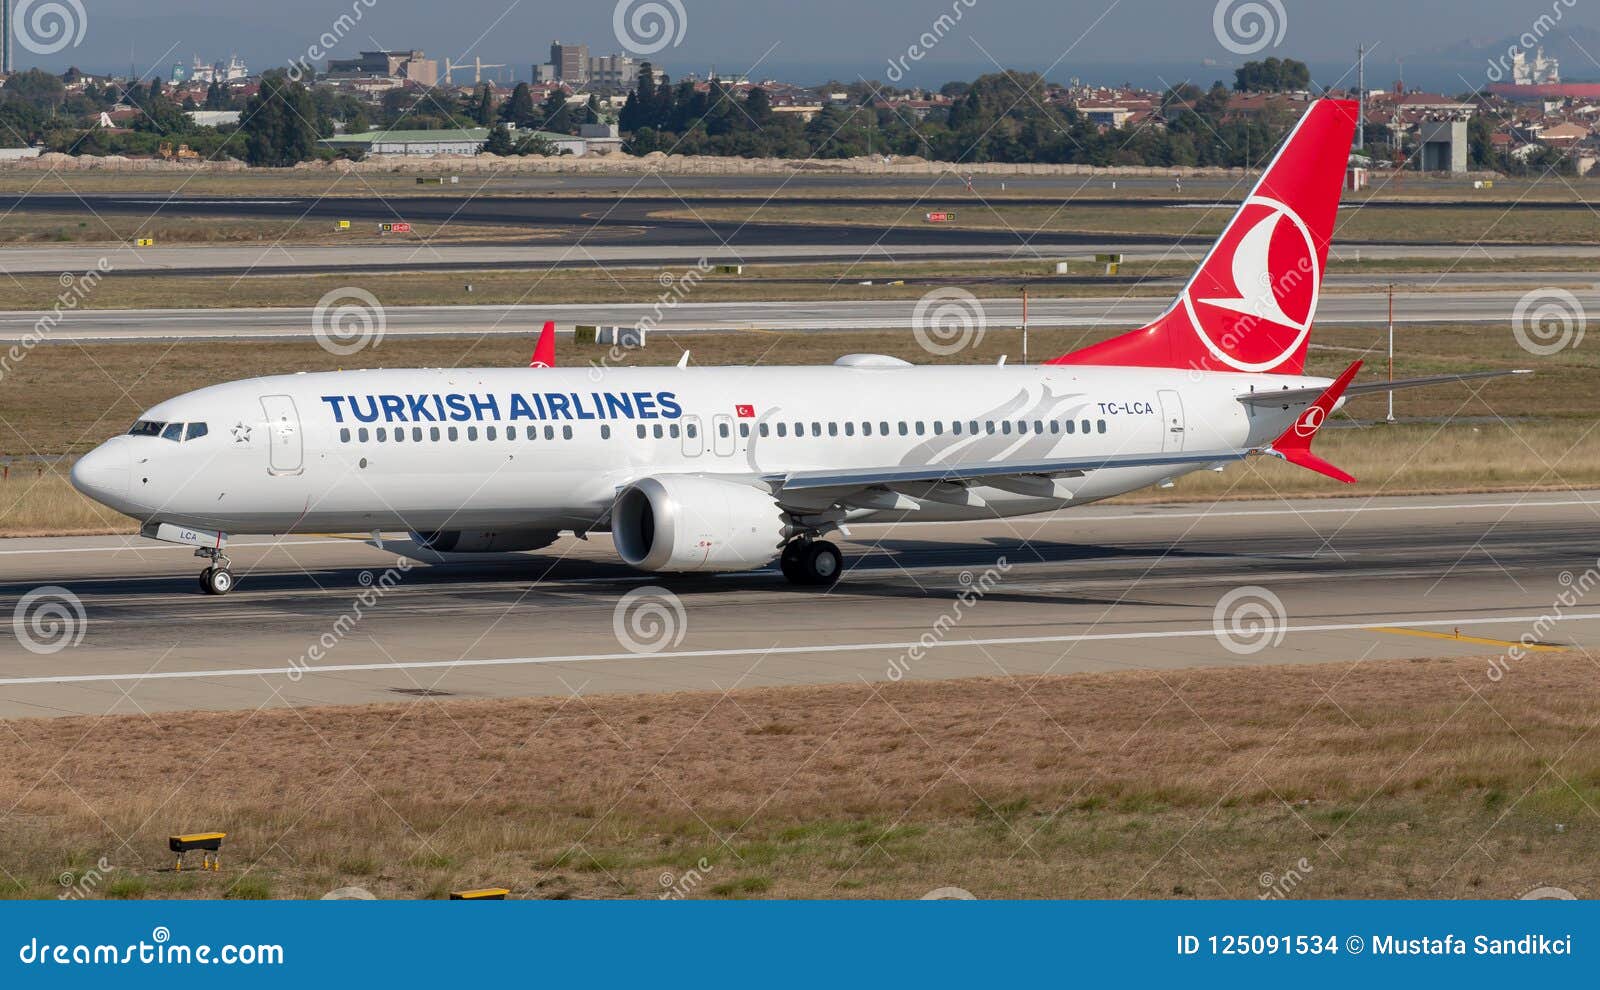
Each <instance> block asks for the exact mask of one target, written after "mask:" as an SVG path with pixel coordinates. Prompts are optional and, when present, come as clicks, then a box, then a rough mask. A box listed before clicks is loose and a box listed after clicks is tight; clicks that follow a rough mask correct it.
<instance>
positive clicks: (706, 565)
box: [611, 476, 788, 571]
mask: <svg viewBox="0 0 1600 990" xmlns="http://www.w3.org/2000/svg"><path fill="white" fill-rule="evenodd" d="M787 535H788V524H787V522H786V521H785V519H784V515H783V510H782V509H780V508H778V500H777V499H775V498H773V497H772V496H771V495H770V494H768V493H767V492H765V491H762V490H761V489H759V488H752V487H750V486H749V485H743V484H739V483H738V482H733V481H718V480H715V479H712V478H695V477H687V476H685V477H664V478H645V479H644V480H643V481H637V482H634V483H633V484H632V485H629V486H628V487H627V488H626V489H624V490H623V492H622V494H621V495H620V496H619V497H618V498H617V502H616V507H615V508H614V509H613V510H612V513H611V537H612V540H613V541H614V542H615V543H616V545H617V552H618V553H619V554H621V555H622V559H623V561H624V562H625V563H627V564H628V565H629V566H631V567H637V568H639V569H640V570H645V571H748V570H752V569H754V568H757V567H762V566H764V565H766V564H767V563H769V562H771V560H772V558H774V557H776V556H777V555H778V551H779V549H780V548H781V546H782V544H783V542H784V539H785V538H786V537H787Z"/></svg>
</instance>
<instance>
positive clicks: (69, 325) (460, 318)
mask: <svg viewBox="0 0 1600 990" xmlns="http://www.w3.org/2000/svg"><path fill="white" fill-rule="evenodd" d="M997 291H1006V290H997ZM1584 295H1588V293H1585V294H1583V295H1580V298H1583V296H1584ZM1524 297H1525V292H1524V291H1522V290H1513V291H1494V292H1456V293H1449V292H1417V291H1412V292H1397V293H1396V294H1395V297H1394V319H1395V322H1397V323H1403V324H1409V323H1501V324H1506V323H1509V322H1510V321H1511V320H1512V317H1513V315H1514V313H1515V312H1516V310H1517V307H1518V306H1519V305H1521V304H1522V300H1523V299H1524ZM1169 301H1170V300H1169V298H1168V297H1167V296H1166V295H1165V294H1162V295H1159V296H1140V297H1116V296H1100V297H1090V298H1075V299H1048V298H1038V297H1034V298H1031V299H1030V300H1029V303H1028V322H1029V326H1031V327H1034V328H1072V327H1110V328H1115V327H1136V326H1139V325H1141V324H1143V323H1145V322H1148V321H1149V320H1151V319H1153V318H1154V317H1156V316H1158V315H1159V314H1160V313H1161V312H1162V310H1164V309H1165V308H1166V307H1167V305H1168V303H1169ZM917 305H918V300H916V299H897V300H881V301H877V300H864V301H863V300H852V301H845V302H827V301H811V302H725V303H724V302H705V303H701V302H694V301H693V300H692V298H690V299H689V300H688V301H684V302H678V303H676V304H675V305H673V306H672V307H671V308H663V307H658V306H656V305H654V304H649V303H618V304H609V303H607V304H593V303H590V304H552V305H541V304H528V305H519V306H386V307H384V308H383V327H384V331H383V332H384V335H385V336H394V337H399V336H405V335H428V336H440V335H452V334H462V335H467V336H480V335H491V334H510V335H514V336H524V335H526V334H527V333H528V332H529V327H537V326H539V325H541V324H542V323H543V322H544V321H545V320H554V321H556V324H557V326H558V328H560V329H561V330H562V331H566V330H569V329H570V328H571V327H572V326H573V325H574V324H580V323H583V324H596V325H600V324H606V325H621V326H632V325H636V324H638V323H639V322H640V321H642V320H644V319H646V318H649V319H650V320H651V321H652V325H654V326H655V327H656V328H657V329H658V330H659V331H661V332H669V333H681V334H688V333H695V332H718V331H741V330H784V331H821V330H873V329H908V328H910V327H912V326H913V325H914V323H913V320H914V316H915V313H916V309H917ZM980 306H981V309H982V321H983V324H984V325H985V326H986V327H988V328H991V329H1001V328H1011V327H1018V326H1021V324H1022V302H1021V298H1020V294H1019V293H1016V292H1014V291H1007V294H1006V297H1005V298H1000V299H993V298H990V299H984V300H982V301H981V303H980ZM313 314H314V310H313V309H311V308H307V307H298V308H289V307H285V308H275V309H169V310H75V311H67V312H64V313H62V314H61V315H60V316H59V318H56V317H51V322H49V323H47V324H44V325H45V326H47V330H46V331H44V332H43V333H42V337H43V340H42V342H44V343H68V342H76V343H86V342H92V341H126V340H249V339H274V338H307V337H311V336H312V333H313ZM1388 314H1389V297H1388V296H1387V294H1385V293H1381V292H1352V293H1330V294H1327V295H1324V296H1323V297H1322V300H1321V302H1320V305H1319V307H1318V311H1317V321H1318V322H1319V323H1363V324H1378V323H1382V322H1384V321H1385V320H1387V319H1388ZM45 318H46V314H44V313H38V312H6V313H0V342H6V341H22V340H25V339H29V338H30V337H35V336H38V335H39V331H38V330H37V328H38V327H40V326H41V320H44V319H45ZM974 325H976V317H974Z"/></svg>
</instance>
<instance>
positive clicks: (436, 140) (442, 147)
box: [317, 127, 489, 158]
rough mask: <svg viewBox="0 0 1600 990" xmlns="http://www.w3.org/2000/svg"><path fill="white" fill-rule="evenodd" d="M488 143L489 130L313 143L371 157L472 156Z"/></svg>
mask: <svg viewBox="0 0 1600 990" xmlns="http://www.w3.org/2000/svg"><path fill="white" fill-rule="evenodd" d="M488 140H489V128H487V127H469V128H465V129H459V130H457V129H449V128H446V129H442V130H436V131H395V130H390V131H365V132H363V133H360V134H336V135H334V136H333V137H330V138H323V139H322V140H321V141H318V142H317V143H318V144H320V145H322V146H323V147H325V148H332V149H333V150H335V151H361V152H363V153H366V154H372V155H413V156H416V157H419V158H429V157H432V156H434V155H476V154H478V153H479V152H481V151H482V150H483V145H484V142H486V141H488Z"/></svg>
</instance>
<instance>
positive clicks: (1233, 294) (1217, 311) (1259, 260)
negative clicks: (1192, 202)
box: [1183, 196, 1322, 372]
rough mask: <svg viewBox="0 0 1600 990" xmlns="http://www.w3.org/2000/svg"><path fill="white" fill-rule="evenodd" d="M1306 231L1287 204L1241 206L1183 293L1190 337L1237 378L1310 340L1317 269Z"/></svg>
mask: <svg viewBox="0 0 1600 990" xmlns="http://www.w3.org/2000/svg"><path fill="white" fill-rule="evenodd" d="M1318 254H1319V252H1318V251H1317V246H1316V242H1315V240H1314V238H1313V237H1312V236H1311V230H1310V228H1308V227H1307V226H1306V224H1305V221H1304V220H1301V219H1300V216H1299V214H1297V213H1295V212H1294V210H1292V209H1290V208H1289V207H1288V206H1287V205H1286V204H1284V203H1281V202H1279V201H1278V200H1275V199H1269V198H1268V197H1265V196H1252V197H1250V198H1249V199H1248V200H1246V201H1245V204H1244V206H1243V207H1242V208H1241V209H1240V211H1239V214H1238V216H1237V217H1236V218H1235V219H1234V222H1233V224H1232V225H1231V226H1230V227H1229V228H1228V231H1227V233H1226V234H1224V236H1223V239H1222V240H1221V241H1219V242H1218V243H1217V247H1216V249H1215V250H1214V251H1213V252H1212V253H1211V255H1210V256H1209V257H1207V259H1206V262H1205V264H1204V265H1203V266H1202V267H1201V269H1200V272H1199V274H1197V275H1196V276H1195V279H1194V281H1193V282H1192V283H1190V285H1189V287H1188V288H1187V289H1185V290H1184V294H1183V306H1184V309H1185V311H1186V312H1187V313H1188V316H1189V320H1190V322H1191V324H1192V325H1193V327H1194V330H1195V333H1196V334H1197V335H1198V336H1199V337H1200V339H1201V341H1202V342H1203V343H1204V344H1205V346H1206V349H1207V350H1209V351H1210V352H1211V355H1212V356H1213V357H1215V358H1216V359H1217V360H1218V361H1221V362H1222V363H1223V364H1226V365H1227V366H1228V367H1230V368H1233V369H1235V370H1237V371H1255V372H1260V371H1271V370H1273V369H1274V368H1276V367H1278V366H1279V365H1281V364H1283V363H1284V362H1285V361H1287V360H1288V359H1289V358H1290V357H1291V356H1292V355H1293V354H1294V353H1295V352H1296V351H1298V350H1299V349H1300V347H1301V345H1303V344H1304V343H1305V341H1306V338H1307V337H1308V336H1310V334H1311V324H1312V321H1313V319H1314V318H1315V316H1316V312H1317V298H1318V296H1319V294H1320V292H1321V288H1322V268H1321V262H1320V261H1319V260H1318Z"/></svg>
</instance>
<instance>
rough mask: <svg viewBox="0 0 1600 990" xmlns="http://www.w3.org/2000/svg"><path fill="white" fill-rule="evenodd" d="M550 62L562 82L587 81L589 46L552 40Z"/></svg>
mask: <svg viewBox="0 0 1600 990" xmlns="http://www.w3.org/2000/svg"><path fill="white" fill-rule="evenodd" d="M550 64H551V65H553V66H555V72H556V78H557V79H559V80H561V81H562V82H565V83H586V82H588V81H589V46H588V45H563V44H562V43H561V42H559V41H552V42H550Z"/></svg>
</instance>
